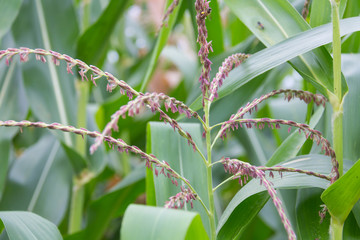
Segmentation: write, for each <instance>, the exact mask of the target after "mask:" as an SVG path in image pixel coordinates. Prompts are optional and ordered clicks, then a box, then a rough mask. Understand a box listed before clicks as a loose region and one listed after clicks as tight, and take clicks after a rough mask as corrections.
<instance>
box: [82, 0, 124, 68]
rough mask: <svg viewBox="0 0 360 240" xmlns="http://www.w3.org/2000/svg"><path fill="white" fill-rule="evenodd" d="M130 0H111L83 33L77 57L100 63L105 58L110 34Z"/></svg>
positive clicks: (92, 62)
mask: <svg viewBox="0 0 360 240" xmlns="http://www.w3.org/2000/svg"><path fill="white" fill-rule="evenodd" d="M127 3H128V0H121V1H119V0H111V1H110V2H109V5H108V6H107V8H106V9H105V10H104V11H103V12H102V14H101V16H100V17H99V19H98V20H97V21H96V22H95V23H94V24H93V25H91V26H90V27H89V28H88V29H87V30H86V31H85V33H84V34H82V35H81V37H80V39H79V40H78V43H77V53H76V56H77V58H79V59H81V60H82V61H84V62H86V63H87V64H93V65H98V64H99V63H100V60H101V59H102V58H103V56H104V54H105V52H106V50H107V46H108V44H109V39H110V36H111V34H112V32H113V30H114V28H115V25H116V23H117V21H118V20H119V19H120V17H121V16H122V15H123V13H124V11H125V9H126V7H127Z"/></svg>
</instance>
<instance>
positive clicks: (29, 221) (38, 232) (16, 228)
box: [0, 211, 62, 240]
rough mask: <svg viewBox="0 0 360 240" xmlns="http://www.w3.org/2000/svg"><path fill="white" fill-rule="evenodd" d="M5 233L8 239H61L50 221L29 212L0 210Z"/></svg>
mask: <svg viewBox="0 0 360 240" xmlns="http://www.w3.org/2000/svg"><path fill="white" fill-rule="evenodd" d="M0 218H1V220H2V222H3V223H4V226H5V229H6V233H7V235H8V237H9V239H10V240H19V239H26V240H49V239H52V240H57V239H59V240H60V239H62V237H61V235H60V232H59V230H58V229H57V227H56V226H55V225H54V224H53V223H52V222H49V221H48V220H46V219H45V218H42V217H40V216H38V215H36V214H34V213H31V212H19V211H13V212H10V211H9V212H6V211H5V212H0Z"/></svg>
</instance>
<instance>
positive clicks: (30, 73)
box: [9, 0, 78, 146]
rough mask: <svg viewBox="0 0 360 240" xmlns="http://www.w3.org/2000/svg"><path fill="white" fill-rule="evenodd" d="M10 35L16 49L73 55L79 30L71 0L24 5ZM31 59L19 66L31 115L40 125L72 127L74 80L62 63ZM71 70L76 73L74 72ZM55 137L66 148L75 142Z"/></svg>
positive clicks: (32, 0) (66, 136) (65, 136)
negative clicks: (56, 123)
mask: <svg viewBox="0 0 360 240" xmlns="http://www.w3.org/2000/svg"><path fill="white" fill-rule="evenodd" d="M12 33H13V35H14V39H15V42H16V46H24V47H29V48H45V49H46V50H53V51H58V52H61V53H66V54H68V55H74V54H73V53H74V51H73V47H74V39H76V37H77V33H78V28H77V20H76V16H75V10H74V6H73V1H71V0H64V1H44V0H29V1H26V2H24V3H23V4H22V8H21V10H20V13H19V17H18V18H17V19H16V21H15V23H14V24H13V27H12ZM9 47H10V46H9ZM11 47H13V46H11ZM30 58H31V60H30V61H29V62H27V63H23V64H21V65H22V69H23V78H24V83H25V86H26V88H25V89H26V95H27V98H28V101H29V103H30V105H31V109H32V112H33V113H34V115H35V116H36V117H37V118H38V119H39V120H40V121H43V122H48V123H51V122H60V123H62V124H65V125H75V123H76V121H75V118H76V104H74V103H75V101H76V94H75V85H74V80H73V78H74V77H73V76H72V75H71V74H68V73H67V71H66V67H65V63H62V64H61V65H60V66H59V67H55V65H54V64H53V63H52V61H51V58H50V57H48V58H47V62H48V63H46V64H43V63H41V62H39V61H36V60H34V58H35V56H31V57H30ZM73 71H75V72H76V70H75V69H73ZM54 134H56V136H58V137H59V138H60V139H61V140H64V142H65V143H66V144H67V145H70V146H71V145H72V144H73V143H74V137H73V136H71V135H70V134H68V133H62V132H54Z"/></svg>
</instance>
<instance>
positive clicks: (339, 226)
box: [330, 216, 344, 240]
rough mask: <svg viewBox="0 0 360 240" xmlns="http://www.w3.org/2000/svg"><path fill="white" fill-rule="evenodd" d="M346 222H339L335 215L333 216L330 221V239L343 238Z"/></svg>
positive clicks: (337, 239)
mask: <svg viewBox="0 0 360 240" xmlns="http://www.w3.org/2000/svg"><path fill="white" fill-rule="evenodd" d="M343 226H344V224H343V223H341V222H339V221H338V220H337V219H336V218H335V217H333V216H331V221H330V239H331V240H339V239H342V234H343Z"/></svg>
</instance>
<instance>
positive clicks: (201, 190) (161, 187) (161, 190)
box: [147, 122, 210, 232]
mask: <svg viewBox="0 0 360 240" xmlns="http://www.w3.org/2000/svg"><path fill="white" fill-rule="evenodd" d="M149 125H150V126H149V131H150V134H149V133H148V136H149V135H150V136H151V138H150V139H147V144H150V145H149V146H151V151H150V153H152V154H154V155H155V156H156V157H157V158H158V159H160V160H164V161H167V162H168V163H169V165H170V166H171V167H172V168H173V169H174V170H175V171H177V172H178V173H179V174H180V175H182V176H183V177H185V178H186V179H188V180H189V182H190V184H192V186H193V187H194V189H195V190H196V191H197V194H198V195H199V196H200V197H201V199H202V200H203V201H204V203H205V205H206V206H208V199H209V197H208V190H207V181H206V179H207V173H206V168H205V165H204V162H203V159H202V158H201V157H200V154H199V153H197V152H194V151H193V149H192V147H191V146H189V145H188V143H187V140H186V139H185V138H183V137H181V136H180V135H179V134H178V133H177V132H174V130H173V129H172V128H171V127H170V126H169V125H164V124H163V123H161V122H150V123H149ZM181 127H182V128H183V129H184V130H185V131H187V132H189V133H190V134H191V136H192V139H193V140H194V142H195V143H196V144H197V146H198V147H199V148H200V149H202V146H203V145H202V138H201V130H200V125H199V124H193V123H187V124H181ZM153 180H154V186H155V193H156V196H155V198H156V205H157V206H164V205H165V202H166V201H168V200H169V197H171V196H174V195H176V194H177V193H178V192H180V191H181V190H180V186H182V185H184V184H183V183H182V182H179V185H180V186H178V187H176V186H175V185H174V184H172V183H171V180H170V179H167V178H165V177H164V176H163V175H159V176H158V177H156V176H155V174H154V173H153ZM187 209H188V210H191V211H196V212H199V213H200V216H201V218H202V221H203V224H204V226H205V229H206V230H207V231H208V232H209V231H210V227H209V220H208V215H207V214H206V211H205V210H204V208H203V206H202V205H201V204H200V202H199V201H194V208H193V209H191V208H190V206H187Z"/></svg>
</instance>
